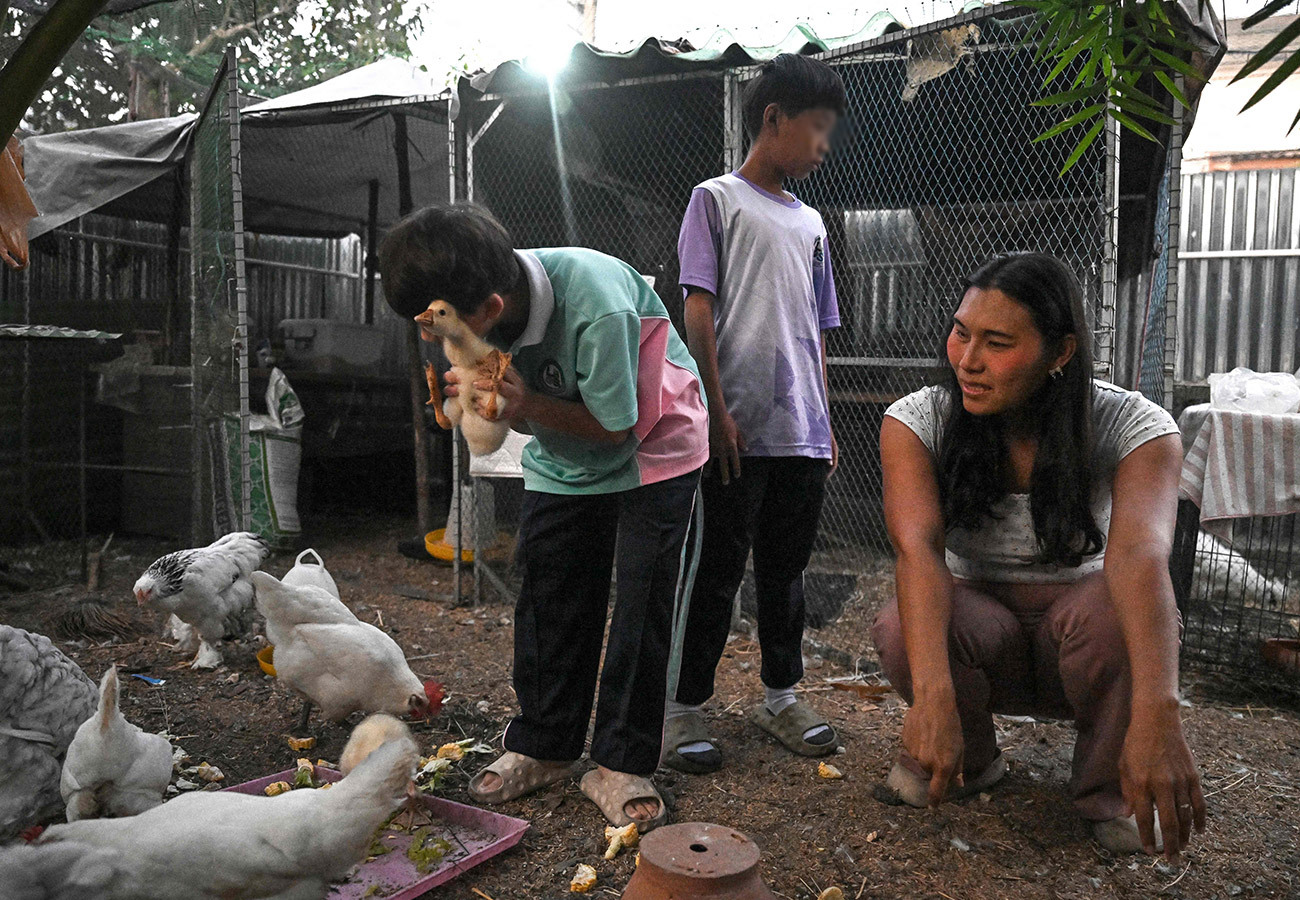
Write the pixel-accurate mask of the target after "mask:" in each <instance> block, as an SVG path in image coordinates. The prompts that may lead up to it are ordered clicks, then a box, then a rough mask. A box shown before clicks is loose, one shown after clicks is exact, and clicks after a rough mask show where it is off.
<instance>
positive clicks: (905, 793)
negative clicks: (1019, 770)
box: [885, 753, 1007, 809]
mask: <svg viewBox="0 0 1300 900" xmlns="http://www.w3.org/2000/svg"><path fill="white" fill-rule="evenodd" d="M913 765H916V764H915V763H913ZM1006 774H1007V761H1006V760H1005V759H1003V758H1002V754H1001V753H998V755H997V756H996V757H994V759H993V762H991V763H989V764H988V765H987V766H986V767H985V768H984V771H983V772H980V773H979V774H978V775H968V776H966V777H965V778H964V779H963V784H961V785H958V784H956V782H955V781H954V782H953V783H950V784H949V785H948V793H947V794H945V795H944V799H945V800H961V799H963V798H965V797H970V796H971V795H973V794H978V793H980V792H981V791H986V790H988V789H989V788H991V787H993V785H995V784H997V783H998V782H999V781H1001V780H1002V776H1004V775H1006ZM885 785H886V786H887V787H888V788H889V789H890V790H892V791H893V792H894V793H895V794H897V795H898V799H899V800H902V801H903V802H904V803H906V804H907V805H908V806H914V807H916V808H917V809H925V807H927V806H929V805H930V803H929V801H930V779H929V778H927V777H926V776H924V775H921V774H918V773H917V772H914V771H912V769H910V768H909V767H908V766H906V765H904V764H903V763H902V762H901V761H899V762H895V763H894V767H893V768H892V769H890V770H889V776H888V777H887V778H886V779H885Z"/></svg>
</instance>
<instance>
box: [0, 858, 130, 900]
mask: <svg viewBox="0 0 1300 900" xmlns="http://www.w3.org/2000/svg"><path fill="white" fill-rule="evenodd" d="M0 884H3V885H4V886H5V893H4V897H5V900H88V898H92V897H93V898H95V900H101V898H110V897H112V898H115V897H119V896H122V894H121V893H120V892H121V891H122V890H124V888H125V886H126V884H127V874H126V871H125V869H124V867H123V866H122V862H121V860H119V859H118V856H117V854H116V853H114V852H113V851H111V850H104V849H101V848H98V847H87V846H85V845H84V844H53V845H51V846H48V847H33V846H29V845H27V844H17V845H15V846H12V847H4V848H0Z"/></svg>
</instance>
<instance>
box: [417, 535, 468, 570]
mask: <svg viewBox="0 0 1300 900" xmlns="http://www.w3.org/2000/svg"><path fill="white" fill-rule="evenodd" d="M446 536H447V529H445V528H439V529H438V530H437V531H430V532H429V533H428V534H426V535H425V536H424V549H425V550H427V551H429V555H430V556H432V557H433V558H434V559H440V560H442V561H443V562H447V563H449V562H451V561H452V560H454V559H455V558H456V548H455V547H453V546H452V545H451V544H448V543H447V542H446V540H444V538H446ZM460 561H461V562H463V563H472V562H473V561H474V551H473V550H470V549H469V548H468V547H461V548H460Z"/></svg>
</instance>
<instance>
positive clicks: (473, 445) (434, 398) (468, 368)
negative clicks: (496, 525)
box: [415, 300, 510, 456]
mask: <svg viewBox="0 0 1300 900" xmlns="http://www.w3.org/2000/svg"><path fill="white" fill-rule="evenodd" d="M415 321H416V322H417V323H419V325H420V332H421V334H422V335H423V336H424V338H425V339H426V340H433V339H435V338H437V339H440V340H441V341H442V352H443V353H444V354H445V355H446V357H447V361H448V362H450V363H451V370H452V371H453V372H455V373H456V378H457V379H458V382H457V387H456V396H455V397H448V398H447V399H446V400H445V401H444V400H443V398H442V392H441V391H440V390H439V388H438V376H437V375H436V374H435V373H434V371H433V365H432V364H426V365H425V368H424V376H425V379H426V380H427V381H428V383H429V402H428V405H429V406H432V407H433V411H434V416H435V417H436V418H437V420H438V424H439V425H441V426H442V427H443V428H452V427H454V426H457V425H459V426H460V431H461V434H463V435H465V443H466V444H468V445H469V452H470V453H472V454H473V455H475V456H487V455H488V454H490V453H495V452H496V451H498V450H500V449H501V445H502V444H504V443H505V440H506V435H507V434H508V433H509V432H510V423H509V422H508V421H504V420H502V419H501V418H500V416H501V414H502V413H504V412H505V408H506V401H505V400H504V399H503V398H501V397H498V396H497V387H498V386H500V384H501V378H502V377H503V376H504V375H505V373H506V370H507V369H509V368H510V354H509V353H502V352H501V351H500V350H498V349H496V348H495V347H493V346H492V345H491V344H489V343H488V342H487V341H485V340H483V339H482V338H481V337H479V336H478V335H477V334H475V333H474V332H473V331H472V330H471V329H470V327H469V326H468V325H466V324H465V323H464V321H462V320H461V318H460V315H459V314H457V312H456V308H455V307H454V306H452V305H451V304H450V303H448V302H447V301H445V300H435V301H433V302H432V303H430V304H429V308H428V309H426V310H425V311H424V312H422V313H420V314H419V315H418V316H416V317H415ZM484 379H485V380H487V381H490V382H492V384H493V387H492V389H491V391H489V392H488V397H487V400H486V402H485V404H484V412H485V413H486V414H487V417H486V418H484V416H483V415H481V414H480V413H479V411H478V409H477V407H476V406H475V401H476V400H477V398H478V396H479V393H480V392H479V390H478V389H477V388H476V387H474V382H475V381H479V380H484Z"/></svg>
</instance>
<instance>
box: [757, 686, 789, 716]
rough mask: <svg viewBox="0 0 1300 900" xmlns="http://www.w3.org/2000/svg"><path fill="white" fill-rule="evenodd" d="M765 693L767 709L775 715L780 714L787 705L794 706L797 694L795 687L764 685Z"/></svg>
mask: <svg viewBox="0 0 1300 900" xmlns="http://www.w3.org/2000/svg"><path fill="white" fill-rule="evenodd" d="M763 695H764V697H765V698H766V700H767V711H768V712H770V713H771V714H772V715H774V716H779V715H780V714H781V710H783V709H785V708H786V707H787V706H794V704H795V702H796V701H795V696H794V688H793V687H788V688H770V687H768V686H767V685H763Z"/></svg>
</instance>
